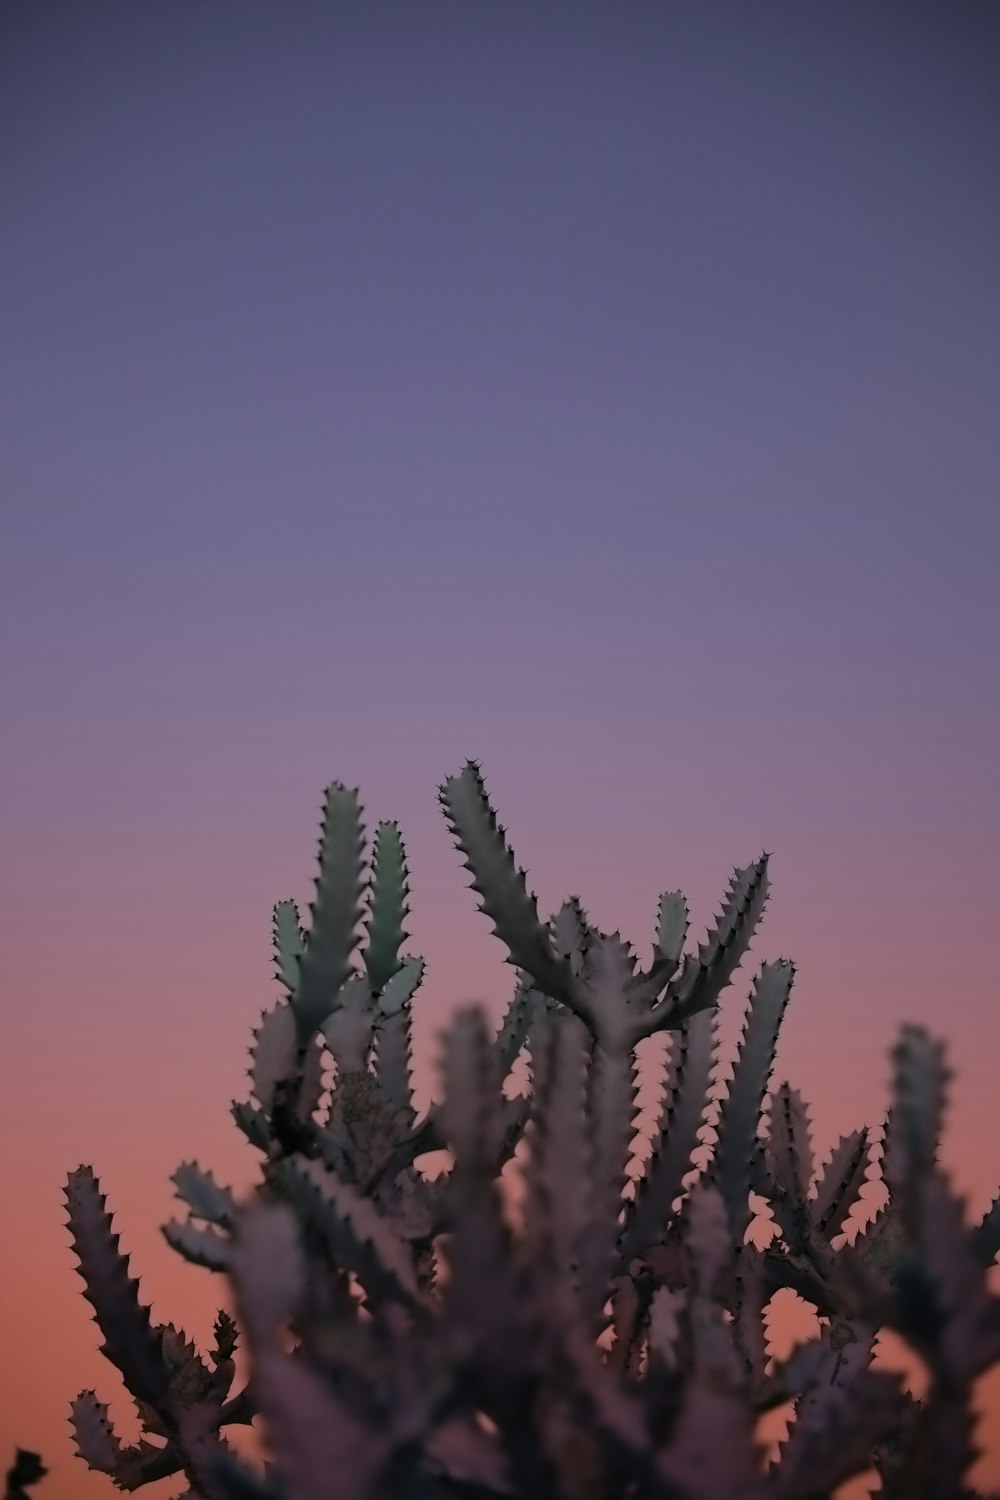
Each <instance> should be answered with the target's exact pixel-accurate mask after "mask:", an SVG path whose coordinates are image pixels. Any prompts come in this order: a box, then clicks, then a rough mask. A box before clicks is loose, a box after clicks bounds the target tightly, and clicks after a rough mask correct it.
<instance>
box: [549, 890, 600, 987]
mask: <svg viewBox="0 0 1000 1500" xmlns="http://www.w3.org/2000/svg"><path fill="white" fill-rule="evenodd" d="M549 932H550V933H551V935H552V946H553V948H554V949H555V952H556V957H557V958H564V959H565V960H566V961H567V963H568V964H569V967H570V972H571V973H572V974H580V973H582V971H583V961H584V956H585V954H586V951H587V944H588V942H589V941H590V929H589V926H588V922H587V913H586V912H585V911H584V909H583V903H582V902H581V900H580V898H579V896H569V897H567V899H566V900H565V901H564V902H563V904H562V906H560V908H559V910H558V911H557V912H556V913H555V915H554V916H552V917H550V918H549Z"/></svg>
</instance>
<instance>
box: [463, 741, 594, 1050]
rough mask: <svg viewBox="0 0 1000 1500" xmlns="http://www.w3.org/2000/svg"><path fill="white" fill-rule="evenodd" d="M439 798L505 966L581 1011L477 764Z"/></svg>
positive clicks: (565, 962) (569, 975) (566, 968)
mask: <svg viewBox="0 0 1000 1500" xmlns="http://www.w3.org/2000/svg"><path fill="white" fill-rule="evenodd" d="M439 800H440V802H441V804H442V807H443V809H444V812H445V816H446V819H447V821H448V826H449V830H450V832H451V834H452V836H453V838H454V839H455V841H456V843H457V844H458V847H459V849H460V850H461V852H462V854H464V856H465V861H464V863H465V868H466V869H467V870H470V871H471V873H472V888H473V890H475V891H477V892H478V893H479V895H480V896H481V897H482V900H481V902H480V910H481V911H483V912H485V913H486V915H487V916H488V917H489V918H490V920H491V921H492V922H493V931H494V932H495V934H496V936H497V937H498V938H500V940H501V942H502V943H503V944H504V945H505V947H506V948H507V954H508V956H507V958H506V959H505V962H506V963H510V964H515V965H516V966H517V967H518V968H521V969H524V970H526V972H527V973H528V974H530V975H531V977H532V979H533V980H534V982H535V984H536V985H537V986H538V988H539V989H540V990H543V991H544V992H545V993H546V994H547V995H551V996H552V998H553V999H554V1000H561V1001H562V1002H563V1004H564V1005H568V1006H569V1007H570V1009H571V1010H579V1005H580V1002H579V1000H578V998H577V995H576V991H575V986H574V985H573V983H572V978H573V975H572V970H571V968H570V964H569V961H568V960H567V959H565V958H559V957H557V956H556V953H555V951H554V949H553V944H552V935H551V933H550V931H549V929H548V927H547V926H546V924H545V923H543V922H542V921H541V920H540V918H539V916H538V902H537V899H536V898H535V897H534V896H533V895H530V894H529V892H528V889H527V885H526V881H525V873H524V871H523V870H519V869H518V868H517V866H516V864H515V862H514V855H513V852H512V851H511V849H510V848H509V847H508V845H507V842H506V830H505V829H504V828H503V827H502V826H501V825H500V824H499V823H498V822H497V818H496V813H495V812H494V811H493V808H492V806H491V805H490V801H489V798H488V797H487V795H486V791H485V787H484V784H483V778H482V776H481V774H480V771H479V767H478V766H477V765H476V763H475V761H471V760H470V761H468V762H467V763H466V765H465V767H464V769H463V770H462V771H461V772H460V773H459V774H458V775H456V776H450V777H448V778H447V779H446V780H445V781H444V782H443V783H442V785H441V788H440V791H439ZM583 1019H584V1020H586V1019H587V1017H586V1016H583Z"/></svg>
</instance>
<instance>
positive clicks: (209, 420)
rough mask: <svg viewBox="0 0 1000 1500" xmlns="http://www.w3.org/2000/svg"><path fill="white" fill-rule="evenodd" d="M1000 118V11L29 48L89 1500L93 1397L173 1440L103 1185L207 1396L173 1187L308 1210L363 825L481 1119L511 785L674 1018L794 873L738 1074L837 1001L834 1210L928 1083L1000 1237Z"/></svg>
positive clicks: (819, 1042)
mask: <svg viewBox="0 0 1000 1500" xmlns="http://www.w3.org/2000/svg"><path fill="white" fill-rule="evenodd" d="M998 64H1000V19H998V13H997V9H996V6H995V5H993V4H987V3H983V4H973V3H962V4H958V5H938V4H934V5H931V4H922V3H913V0H906V3H902V0H899V3H880V4H878V5H872V4H868V3H861V0H838V3H837V4H836V5H830V6H801V5H794V4H792V3H790V0H788V3H782V4H773V3H767V0H757V3H755V4H754V5H748V4H737V3H735V0H734V3H730V4H721V3H716V4H712V3H704V4H703V3H700V0H698V3H695V0H688V3H686V4H681V3H667V4H658V5H654V4H652V3H632V4H627V5H614V4H606V3H602V4H591V3H585V0H574V3H572V4H568V3H567V4H563V3H555V0H547V3H544V4H535V3H528V0H517V3H515V0H506V3H503V4H500V3H497V0H494V3H492V4H487V3H481V4H469V3H467V0H465V3H459V0H455V3H452V4H442V3H437V0H421V3H420V4H409V5H407V4H402V3H396V4H383V3H374V0H364V3H361V0H357V3H353V4H350V5H348V4H336V3H333V0H322V3H319V0H296V3H295V4H292V5H289V4H280V3H277V0H270V3H267V4H264V3H259V0H239V3H236V0H232V3H222V0H197V3H195V0H171V3H170V4H166V3H162V0H161V3H160V4H143V5H137V4H134V3H125V0H120V3H105V0H87V3H86V4H83V3H74V4H69V3H66V4H60V3H47V0H8V3H7V4H6V5H5V6H3V8H2V9H0V486H2V491H0V493H2V496H3V532H2V544H3V545H2V555H0V569H2V575H3V576H2V580H0V583H2V587H0V636H2V647H0V649H2V672H3V679H2V686H3V702H4V710H5V711H4V732H3V736H2V741H0V757H2V777H0V817H2V826H3V841H2V849H0V880H2V889H0V896H2V903H0V921H2V929H0V932H2V966H3V967H2V979H3V984H2V1002H0V1003H2V1005H3V1030H2V1055H0V1069H2V1074H0V1111H2V1113H3V1117H4V1123H3V1129H4V1139H5V1141H6V1142H7V1143H8V1149H7V1150H6V1151H5V1153H4V1162H3V1166H2V1168H0V1172H2V1174H3V1184H2V1191H3V1199H2V1201H3V1203H4V1220H5V1223H9V1224H10V1225H11V1226H12V1227H11V1228H10V1229H8V1230H7V1231H6V1232H5V1234H4V1236H3V1239H2V1242H0V1297H2V1299H3V1305H2V1309H0V1317H2V1327H3V1328H4V1330H5V1335H4V1336H5V1338H6V1340H7V1343H8V1349H7V1350H6V1351H5V1355H4V1359H3V1361H2V1369H3V1375H2V1379H3V1381H4V1384H5V1389H4V1392H3V1400H2V1401H0V1442H2V1451H0V1462H3V1463H4V1464H6V1462H7V1460H5V1459H4V1458H3V1454H5V1453H12V1450H13V1446H14V1444H15V1443H19V1444H21V1445H22V1446H27V1447H34V1448H38V1449H40V1450H41V1451H42V1452H43V1454H44V1456H45V1458H46V1460H47V1461H48V1462H49V1465H50V1468H51V1470H52V1476H51V1478H50V1479H49V1480H48V1481H47V1484H46V1487H45V1495H44V1497H43V1496H42V1492H41V1491H40V1492H39V1494H40V1500H69V1497H70V1496H76V1497H91V1496H93V1497H94V1500H99V1497H100V1496H107V1494H108V1493H109V1482H107V1481H104V1480H102V1479H101V1478H100V1477H98V1476H92V1475H89V1474H88V1473H87V1472H86V1470H85V1469H84V1467H83V1465H82V1464H81V1463H79V1462H78V1461H75V1460H74V1459H73V1458H72V1456H71V1453H70V1445H69V1442H68V1439H67V1435H66V1425H65V1415H66V1412H67V1409H68V1402H69V1400H70V1399H71V1398H72V1397H73V1396H74V1395H75V1394H76V1393H77V1392H78V1391H79V1390H80V1389H81V1388H83V1387H86V1386H91V1385H96V1387H97V1389H98V1392H99V1394H101V1395H102V1396H103V1397H104V1398H105V1399H111V1401H112V1405H113V1413H114V1415H115V1417H116V1419H117V1420H118V1423H119V1426H120V1427H121V1429H122V1430H123V1432H124V1433H125V1435H126V1436H134V1435H135V1432H136V1429H135V1424H134V1423H133V1422H131V1420H130V1419H131V1411H130V1408H129V1406H128V1405H127V1402H126V1400H125V1398H124V1397H123V1395H122V1387H121V1385H120V1383H119V1382H116V1380H114V1379H113V1378H112V1375H113V1371H112V1370H111V1367H110V1366H108V1365H106V1364H105V1363H104V1361H102V1360H101V1359H100V1358H99V1357H98V1356H97V1354H96V1352H95V1351H96V1342H97V1338H96V1330H95V1329H94V1328H93V1326H92V1325H91V1324H90V1322H89V1321H88V1314H89V1308H88V1306H87V1304H86V1303H85V1302H84V1300H83V1298H82V1296H81V1295H80V1285H81V1284H80V1282H79V1281H78V1279H77V1277H76V1276H75V1273H74V1270H73V1264H74V1262H73V1257H72V1255H71V1254H70V1252H69V1249H68V1235H67V1233H66V1230H65V1228H64V1214H63V1212H62V1209H61V1204H60V1188H61V1185H62V1183H63V1182H64V1180H65V1175H66V1172H67V1170H68V1169H69V1168H71V1167H73V1166H75V1165H76V1164H77V1163H78V1162H80V1161H88V1162H91V1163H92V1164H93V1165H94V1166H95V1168H96V1170H97V1171H98V1173H99V1175H100V1176H101V1179H102V1183H103V1185H104V1187H105V1189H106V1190H107V1191H108V1193H109V1195H110V1202H111V1206H112V1207H113V1208H114V1209H115V1210H116V1212H117V1214H118V1223H119V1227H120V1228H121V1229H122V1231H123V1245H124V1248H126V1249H127V1250H129V1251H130V1252H132V1253H133V1263H134V1269H135V1270H136V1271H137V1272H141V1273H142V1277H143V1288H144V1292H145V1295H146V1298H147V1299H148V1298H150V1297H151V1298H152V1299H153V1307H154V1314H155V1316H156V1317H157V1318H159V1319H161V1320H163V1321H167V1320H169V1319H174V1320H176V1321H179V1322H181V1323H182V1324H183V1325H184V1327H185V1328H186V1329H187V1331H188V1332H189V1333H191V1334H193V1335H194V1336H195V1337H196V1338H199V1339H205V1338H207V1336H208V1333H209V1329H210V1324H211V1319H212V1314H213V1310H214V1307H215V1306H216V1305H217V1302H218V1300H219V1293H218V1290H217V1283H216V1282H215V1279H214V1278H212V1277H210V1276H209V1275H208V1273H206V1272H201V1271H198V1270H195V1269H194V1268H190V1267H188V1266H186V1265H184V1264H182V1263H179V1262H178V1260H177V1258H176V1256H174V1254H173V1252H172V1251H170V1250H169V1249H168V1248H167V1247H166V1245H165V1244H164V1242H163V1240H162V1238H161V1236H160V1234H159V1230H158V1225H159V1224H161V1223H162V1222H163V1221H164V1220H166V1219H167V1218H169V1217H171V1215H172V1214H173V1212H174V1208H175V1200H174V1199H173V1197H172V1189H171V1187H170V1184H169V1182H168V1178H169V1175H170V1173H171V1172H172V1171H173V1170H174V1168H175V1167H176V1166H177V1165H178V1163H179V1162H180V1161H182V1160H187V1159H191V1158H192V1157H196V1158H197V1159H198V1160H199V1161H201V1162H202V1163H203V1164H204V1165H208V1166H211V1167H213V1168H214V1169H215V1170H216V1171H218V1173H219V1175H220V1176H228V1177H229V1179H230V1180H232V1181H234V1182H237V1183H246V1182H249V1181H250V1180H251V1179H252V1176H253V1169H254V1161H255V1159H254V1157H253V1154H252V1153H251V1152H250V1151H249V1148H244V1147H243V1146H242V1145H241V1138H240V1137H239V1135H238V1133H237V1132H236V1129H235V1127H234V1126H233V1125H232V1123H231V1121H230V1119H229V1116H228V1112H227V1106H228V1101H229V1100H230V1099H231V1098H233V1097H243V1096H244V1094H245V1080H244V1078H243V1067H244V1062H245V1046H246V1042H247V1040H248V1038H249V1028H250V1025H251V1024H252V1023H253V1022H254V1021H255V1020H256V1018H257V1016H258V1014H259V1012H260V1010H261V1008H262V1007H263V1006H264V1005H266V1004H270V1003H272V1001H273V1000H274V998H276V993H277V992H276V990H275V987H274V985H273V983H272V981H271V979H270V972H271V969H270V959H269V926H270V909H271V904H272V902H273V901H275V900H277V899H279V898H281V897H285V896H294V897H296V899H298V900H300V901H301V902H307V901H308V900H309V898H310V896H311V890H312V887H311V883H310V882H311V879H312V876H313V873H314V855H315V838H316V829H317V820H318V813H319V806H320V801H321V795H322V788H323V785H324V784H325V783H326V782H327V781H329V780H331V779H334V778H338V779H342V780H344V781H347V782H348V783H349V784H351V785H357V786H360V788H361V792H362V800H363V802H364V804H365V807H366V809H367V811H368V816H369V825H370V827H373V826H374V823H375V822H376V821H377V820H378V819H379V818H383V817H397V818H399V820H400V822H401V824H402V828H403V832H404V836H405V838H406V840H407V844H408V848H409V853H410V864H411V870H412V880H413V899H412V912H413V915H412V920H411V924H410V925H411V929H412V931H413V934H414V935H413V939H412V941H411V944H410V947H411V949H412V950H413V951H416V952H420V953H422V954H423V955H424V956H425V958H426V960H427V964H428V973H427V980H426V983H425V987H424V991H423V995H422V998H423V1000H424V1005H423V1008H422V1009H421V1010H420V1011H419V1012H418V1014H419V1016H420V1018H421V1019H420V1020H419V1021H418V1061H419V1064H420V1073H419V1077H418V1083H419V1089H420V1091H421V1094H420V1096H421V1098H422V1099H424V1100H426V1098H427V1097H428V1094H429V1092H430V1090H431V1088H432V1087H433V1086H434V1083H435V1080H434V1076H433V1066H434V1063H435V1059H436V1055H437V1053H436V1046H435V1042H434V1036H435V1032H436V1028H437V1027H438V1026H439V1025H440V1023H441V1022H442V1021H443V1020H444V1019H445V1018H446V1017H447V1015H448V1013H449V1012H450V1010H451V1009H452V1007H453V1006H454V1004H455V1003H457V1002H459V1001H466V1000H469V999H482V1000H484V1001H485V1002H486V1003H487V1004H488V1005H489V1006H490V1008H491V1011H492V1012H493V1013H494V1014H499V1010H500V1008H501V1007H502V1005H503V1003H504V1002H505V1000H506V998H507V996H508V995H509V993H510V988H511V984H512V980H513V973H512V970H511V969H510V968H508V967H505V966H504V965H503V963H502V957H503V949H502V948H501V947H500V945H499V944H498V943H497V941H496V940H495V939H494V938H492V937H491V935H490V924H489V922H488V921H487V919H486V918H484V917H483V916H482V915H481V914H478V913H477V911H476V907H475V898H474V896H473V894H472V893H471V892H470V891H469V890H468V888H467V883H466V882H467V872H465V871H464V870H463V868H462V862H461V856H460V855H458V854H457V853H456V851H455V850H454V848H453V846H452V844H451V842H450V839H449V837H448V834H447V829H446V827H445V823H444V819H443V817H442V815H441V813H440V810H439V808H438V806H437V802H436V788H437V785H438V784H439V782H440V781H441V779H442V778H443V777H444V776H446V775H448V774H450V773H451V772H453V771H456V770H458V769H459V768H460V767H461V764H462V762H463V761H464V759H465V758H466V757H468V756H475V757H477V758H479V759H480V760H481V761H482V763H483V767H484V770H485V773H486V777H487V785H488V788H489V790H490V792H491V794H492V795H493V797H494V800H495V803H496V806H497V808H498V811H499V814H500V817H501V820H502V821H503V822H504V823H505V824H506V826H507V827H508V829H509V832H510V836H511V840H512V842H513V844H514V847H515V850H516V853H517V856H518V859H519V861H520V862H521V863H523V864H525V865H526V866H527V868H528V872H529V876H530V883H531V885H532V888H533V889H534V890H535V891H537V892H538V894H539V898H540V903H541V907H542V910H543V912H545V913H546V914H547V913H548V912H550V911H551V910H553V909H554V908H555V907H556V906H558V904H559V903H560V902H561V901H562V900H563V899H564V897H565V896H566V895H567V894H569V893H570V892H578V893H579V894H580V895H581V896H582V897H583V900H584V902H585V905H586V906H587V908H588V911H589V913H590V916H591V919H592V920H593V921H595V922H597V923H598V924H599V925H600V926H602V927H604V928H606V929H613V928H616V927H618V928H620V929H621V930H622V931H623V932H624V933H625V934H626V935H627V936H629V937H630V938H631V939H632V940H633V942H634V943H635V944H636V946H637V947H638V950H639V955H640V958H641V959H643V961H645V960H647V959H648V956H649V944H650V942H651V940H652V929H653V917H654V912H655V906H656V900H657V897H658V895H659V893H660V892H661V891H662V890H664V889H672V888H675V887H677V886H680V887H682V888H683V889H684V890H685V891H686V892H687V895H688V898H689V901H690V903H691V906H692V912H693V927H694V935H695V936H700V935H701V934H702V932H703V929H704V926H705V924H706V923H707V922H708V921H709V920H710V919H711V917H712V914H713V912H714V911H715V909H716V905H717V900H718V897H719V896H720V895H721V893H722V891H723V889H724V887H725V884H726V881H727V879H728V877H729V874H730V871H731V869H732V866H733V865H734V864H737V863H739V864H744V863H746V862H748V861H749V860H750V859H752V858H754V857H756V855H757V854H758V853H759V852H760V850H761V849H762V848H766V849H769V850H773V851H774V852H773V858H772V864H771V871H772V886H773V895H772V899H771V903H770V907H769V911H768V914H767V917H766V920H765V922H764V924H763V927H762V929H761V934H760V937H759V938H758V940H757V941H756V942H755V944H754V950H753V953H752V954H751V962H750V963H749V965H748V968H747V970H746V971H745V972H744V975H743V978H742V979H741V980H740V981H739V982H738V983H737V985H736V986H735V987H734V988H733V989H732V990H730V991H728V992H727V996H726V1001H727V1015H729V1016H731V1024H730V1023H729V1022H727V1025H729V1034H733V1028H734V1027H735V1026H736V1025H738V1022H739V1007H740V1005H741V1003H742V999H743V997H745V994H746V983H747V974H748V973H752V972H753V970H754V969H755V968H756V967H757V965H758V964H759V962H760V961H761V959H763V958H765V957H771V958H774V957H777V956H779V955H780V954H787V955H790V956H792V957H793V958H794V959H795V960H796V961H797V964H798V976H797V980H796V986H795V990H794V992H793V1000H792V1005H791V1007H790V1010H789V1015H788V1021H787V1023H786V1031H785V1035H784V1040H783V1043H782V1047H781V1051H780V1054H779V1071H780V1072H781V1073H782V1074H785V1073H788V1074H790V1075H791V1076H792V1077H793V1079H794V1081H795V1082H796V1083H797V1084H798V1085H799V1086H800V1087H801V1088H802V1089H803V1090H804V1091H805V1093H806V1094H807V1096H808V1097H809V1098H810V1099H811V1101H812V1102H813V1113H814V1118H815V1121H816V1128H817V1134H818V1137H819V1146H820V1148H821V1150H826V1149H828V1147H829V1145H830V1144H831V1143H832V1141H833V1139H834V1138H835V1136H836V1135H837V1134H839V1133H840V1132H841V1131H844V1130H847V1129H850V1128H853V1127H854V1126H855V1125H857V1124H858V1123H861V1122H862V1121H865V1120H868V1121H870V1122H872V1123H877V1121H878V1118H879V1115H880V1113H881V1111H882V1108H883V1106H884V1098H885V1094H884V1090H885V1085H886V1081H887V1077H888V1063H887V1056H886V1054H887V1049H888V1047H889V1046H890V1045H891V1042H892V1040H893V1037H894V1035H895V1033H896V1030H897V1028H898V1026H899V1024H900V1023H901V1021H902V1020H904V1019H909V1020H914V1021H920V1022H923V1023H924V1024H926V1025H928V1026H930V1027H931V1028H932V1029H934V1030H935V1031H936V1032H938V1033H940V1034H941V1035H943V1036H944V1037H945V1038H946V1039H947V1040H948V1043H949V1048H950V1056H951V1059H952V1062H953V1064H954V1065H955V1067H956V1070H957V1072H958V1076H959V1084H958V1086H957V1088H956V1093H955V1098H954V1103H953V1109H952V1115H951V1124H950V1131H949V1136H948V1142H947V1147H946V1152H945V1155H946V1159H947V1161H948V1163H949V1165H951V1166H952V1167H953V1169H954V1171H955V1173H956V1177H957V1180H958V1182H959V1185H960V1187H961V1188H962V1190H963V1191H964V1192H966V1193H967V1194H968V1195H969V1197H970V1205H971V1209H974V1210H976V1211H980V1210H981V1209H982V1208H983V1207H984V1206H985V1204H986V1203H987V1201H988V1200H989V1198H990V1196H991V1195H992V1190H993V1189H994V1187H995V1181H996V1179H997V1178H998V1177H1000V1170H998V1168H1000V1161H998V1159H997V1153H996V1150H995V1140H996V1126H997V1121H998V1118H1000V1115H998V1109H997V1093H996V1077H995V1073H996V1062H995V1059H996V1051H997V1040H998V1031H997V1024H996V1019H995V1012H994V1005H995V996H996V981H995V957H994V951H993V942H992V936H993V933H994V932H995V928H996V917H995V884H996V854H995V851H996V841H997V835H998V832H1000V827H998V824H1000V818H998V805H997V795H996V766H997V763H998V748H1000V746H998V741H1000V733H998V730H1000V713H998V702H997V687H996V680H997V671H996V663H997V657H998V644H1000V642H998V634H1000V630H998V613H997V606H996V597H995V596H996V591H997V586H996V579H997V572H998V545H1000V524H998V520H997V475H998V472H1000V256H998V246H1000V194H998V192H997V182H998V180H1000V91H998V90H997V88H996V79H997V76H998ZM12 1143H16V1144H12ZM13 1350H17V1353H16V1354H15V1353H13V1352H12V1351H13ZM7 1386H9V1390H8V1389H7V1388H6V1387H7ZM995 1392H996V1397H997V1400H1000V1384H997V1383H995ZM994 1408H995V1410H1000V1407H998V1406H997V1401H996V1400H995V1401H994ZM993 1425H994V1428H1000V1423H998V1422H997V1421H996V1420H995V1412H994V1424H993ZM994 1450H995V1451H994V1452H993V1454H992V1456H991V1458H990V1460H989V1463H990V1464H992V1468H988V1469H984V1471H983V1473H984V1475H985V1476H986V1477H988V1478H989V1479H990V1480H991V1482H992V1483H994V1484H997V1483H1000V1440H997V1441H996V1442H995V1443H994ZM177 1488H178V1486H177V1485H176V1484H174V1485H173V1486H157V1487H156V1490H157V1492H160V1493H163V1494H164V1495H166V1496H170V1495H172V1494H173V1493H175V1492H176V1490H177Z"/></svg>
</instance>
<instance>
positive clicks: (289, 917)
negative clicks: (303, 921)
mask: <svg viewBox="0 0 1000 1500" xmlns="http://www.w3.org/2000/svg"><path fill="white" fill-rule="evenodd" d="M271 943H272V947H273V950H274V968H275V977H276V978H277V979H278V981H279V983H281V984H283V985H284V987H285V989H286V990H287V991H288V993H289V994H290V995H291V994H294V992H295V990H296V989H298V984H299V961H300V959H301V957H302V953H303V950H304V949H305V934H304V933H303V931H302V928H301V926H300V925H299V909H298V907H297V906H296V905H295V902H294V901H277V902H275V905H274V908H273V911H272V914H271Z"/></svg>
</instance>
